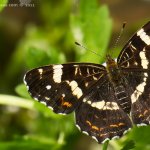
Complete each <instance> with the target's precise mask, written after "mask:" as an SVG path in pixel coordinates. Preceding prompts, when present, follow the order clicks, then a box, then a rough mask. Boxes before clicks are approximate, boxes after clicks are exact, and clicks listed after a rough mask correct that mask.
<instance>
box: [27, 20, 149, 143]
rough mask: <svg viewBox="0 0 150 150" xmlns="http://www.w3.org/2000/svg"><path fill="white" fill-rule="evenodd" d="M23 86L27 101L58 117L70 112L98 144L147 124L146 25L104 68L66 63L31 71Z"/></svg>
mask: <svg viewBox="0 0 150 150" xmlns="http://www.w3.org/2000/svg"><path fill="white" fill-rule="evenodd" d="M24 82H25V84H26V86H27V87H28V91H29V93H30V95H31V96H32V97H33V98H34V99H35V100H38V101H39V102H42V103H44V104H45V105H46V106H47V107H49V108H51V109H52V110H53V111H54V112H55V113H58V114H69V113H71V112H73V111H75V118H76V126H77V127H78V128H79V129H80V130H81V131H82V132H83V133H86V134H88V135H90V136H91V137H92V138H94V139H95V140H96V141H98V142H99V143H104V142H105V141H107V140H110V139H114V138H119V137H121V136H122V135H123V134H125V133H126V132H127V131H128V130H130V129H131V128H132V126H133V124H135V125H137V126H140V125H149V124H150V22H148V23H147V24H145V25H144V26H143V27H142V28H141V29H140V30H138V31H137V33H135V34H134V35H133V36H132V37H131V39H130V40H129V41H128V42H127V44H126V45H125V46H124V47H123V49H122V50H121V52H120V54H119V56H118V58H117V61H115V60H114V59H112V58H111V56H110V55H107V56H106V67H105V66H103V65H100V64H94V63H68V64H59V65H48V66H43V67H39V68H35V69H33V70H31V71H29V72H27V73H26V75H25V77H24Z"/></svg>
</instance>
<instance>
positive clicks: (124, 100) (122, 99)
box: [114, 85, 131, 113]
mask: <svg viewBox="0 0 150 150" xmlns="http://www.w3.org/2000/svg"><path fill="white" fill-rule="evenodd" d="M114 91H115V96H116V100H117V103H118V104H119V106H120V107H121V108H122V109H123V110H124V111H125V112H126V113H130V110H131V100H130V98H129V96H128V95H127V92H126V89H125V88H124V86H123V85H118V86H116V87H114Z"/></svg>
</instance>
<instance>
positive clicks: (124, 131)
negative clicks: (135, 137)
mask: <svg viewBox="0 0 150 150" xmlns="http://www.w3.org/2000/svg"><path fill="white" fill-rule="evenodd" d="M130 130H131V128H129V129H128V130H125V131H124V132H123V135H125V134H126V133H127V132H129V131H130Z"/></svg>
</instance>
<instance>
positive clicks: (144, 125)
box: [137, 123, 147, 127]
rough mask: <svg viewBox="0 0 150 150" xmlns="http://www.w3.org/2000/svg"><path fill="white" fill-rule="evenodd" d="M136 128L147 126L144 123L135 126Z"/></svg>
mask: <svg viewBox="0 0 150 150" xmlns="http://www.w3.org/2000/svg"><path fill="white" fill-rule="evenodd" d="M137 126H138V127H140V126H147V124H145V123H140V124H137Z"/></svg>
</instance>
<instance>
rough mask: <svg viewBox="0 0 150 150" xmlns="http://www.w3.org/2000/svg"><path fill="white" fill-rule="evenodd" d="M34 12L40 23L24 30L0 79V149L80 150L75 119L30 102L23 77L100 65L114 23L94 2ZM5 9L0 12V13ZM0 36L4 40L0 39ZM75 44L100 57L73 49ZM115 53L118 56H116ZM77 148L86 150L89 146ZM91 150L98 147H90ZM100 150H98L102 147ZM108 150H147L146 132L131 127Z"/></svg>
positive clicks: (45, 6) (43, 5) (149, 130)
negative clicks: (61, 66) (53, 68)
mask: <svg viewBox="0 0 150 150" xmlns="http://www.w3.org/2000/svg"><path fill="white" fill-rule="evenodd" d="M3 3H5V4H7V1H6V0H3ZM36 7H37V12H38V15H39V16H40V19H41V21H42V24H41V25H36V24H34V23H31V24H27V25H26V26H25V31H24V33H23V35H22V37H21V38H20V39H19V41H18V42H17V43H16V48H15V51H14V52H13V54H12V55H11V57H10V58H9V60H8V61H7V65H6V66H5V69H4V70H3V72H2V73H1V75H0V92H1V94H0V104H1V107H0V108H1V109H0V112H1V115H0V149H1V150H12V149H15V150H20V149H22V150H23V149H28V150H34V149H35V150H50V149H52V150H55V149H56V150H63V149H65V150H70V149H78V148H79V147H80V140H82V138H85V137H84V136H81V133H80V132H79V131H78V130H77V129H76V127H75V125H74V117H73V115H72V114H71V115H67V116H61V115H56V114H54V113H53V112H52V111H51V110H49V109H48V108H47V107H45V106H44V105H43V104H40V103H38V102H36V101H34V100H33V99H32V98H31V97H30V96H29V94H28V92H27V89H26V87H25V85H24V84H23V82H22V79H23V74H24V73H25V72H26V71H27V70H29V69H31V68H34V67H38V66H42V65H47V64H54V63H56V64H57V63H65V62H69V61H70V62H73V61H79V62H81V61H84V62H85V61H87V62H95V63H101V62H103V58H104V57H105V54H106V52H107V48H108V43H109V40H110V36H111V30H112V19H111V17H110V15H109V10H108V7H107V6H106V5H101V4H100V3H98V1H97V0H92V1H90V0H88V1H86V3H85V0H80V3H78V5H76V4H75V3H73V2H72V1H69V0H64V1H61V0H59V1H49V0H45V1H41V2H40V3H39V4H38V5H37V6H36ZM4 9H5V8H4V7H0V11H1V12H2V11H4ZM0 23H1V24H2V21H1V22H0ZM0 36H1V37H0V38H3V35H2V34H0ZM75 41H77V42H79V43H81V44H84V45H86V47H88V48H89V49H91V50H93V51H94V52H96V53H97V54H100V55H101V57H99V56H97V55H95V54H93V53H91V51H88V50H85V49H83V48H80V47H78V46H76V45H75V44H74V42H75ZM116 49H118V48H116ZM0 51H1V54H2V49H1V50H0ZM115 53H116V54H114V55H117V53H118V51H116V52H115ZM89 139H90V138H89ZM91 141H92V140H91ZM91 143H93V142H91ZM91 143H89V145H90V144H91ZM81 144H82V145H85V147H86V148H89V149H90V146H88V145H87V141H84V143H81ZM86 145H87V146H86ZM94 145H96V146H97V145H98V144H97V143H96V142H94ZM96 146H95V147H96ZM98 147H99V149H100V148H101V145H98ZM109 147H110V149H115V150H117V149H122V150H128V149H134V150H140V149H144V150H150V127H140V128H136V127H135V128H134V129H133V130H132V131H131V132H130V133H129V134H127V135H125V136H124V137H123V138H121V139H120V140H115V141H111V142H110V143H109ZM95 149H96V148H95Z"/></svg>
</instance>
